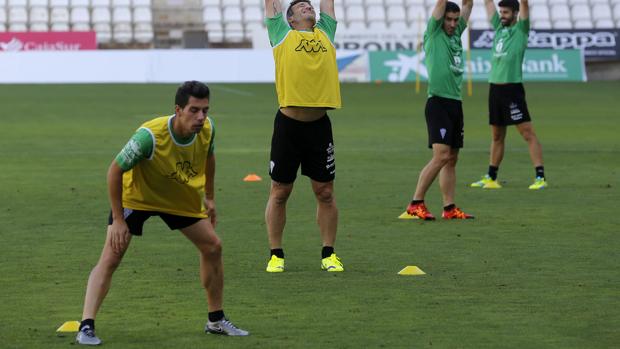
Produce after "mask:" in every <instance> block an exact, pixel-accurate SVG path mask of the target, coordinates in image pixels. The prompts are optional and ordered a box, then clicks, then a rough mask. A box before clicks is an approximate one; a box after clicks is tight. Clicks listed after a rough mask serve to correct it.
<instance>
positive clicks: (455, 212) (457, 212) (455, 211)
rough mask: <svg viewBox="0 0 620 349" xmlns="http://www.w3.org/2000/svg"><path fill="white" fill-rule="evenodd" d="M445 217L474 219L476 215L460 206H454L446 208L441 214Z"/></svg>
mask: <svg viewBox="0 0 620 349" xmlns="http://www.w3.org/2000/svg"><path fill="white" fill-rule="evenodd" d="M441 217H443V219H473V218H474V216H472V215H470V214H467V213H465V212H463V211H461V209H460V208H458V207H456V206H454V207H452V208H451V209H449V210H447V211H446V210H444V211H443V213H442V214H441Z"/></svg>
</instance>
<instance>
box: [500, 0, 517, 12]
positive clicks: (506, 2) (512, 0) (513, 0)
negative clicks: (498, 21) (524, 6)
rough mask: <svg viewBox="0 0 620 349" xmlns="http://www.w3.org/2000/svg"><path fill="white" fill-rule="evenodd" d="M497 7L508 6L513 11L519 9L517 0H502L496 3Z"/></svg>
mask: <svg viewBox="0 0 620 349" xmlns="http://www.w3.org/2000/svg"><path fill="white" fill-rule="evenodd" d="M498 6H499V7H508V8H509V9H512V10H513V11H519V1H517V0H502V1H500V2H499V4H498Z"/></svg>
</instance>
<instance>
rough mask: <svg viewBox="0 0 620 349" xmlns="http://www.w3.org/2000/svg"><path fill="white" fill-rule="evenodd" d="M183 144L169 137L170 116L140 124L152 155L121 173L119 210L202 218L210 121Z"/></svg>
mask: <svg viewBox="0 0 620 349" xmlns="http://www.w3.org/2000/svg"><path fill="white" fill-rule="evenodd" d="M207 120H208V121H207V122H206V123H205V125H204V127H203V128H202V130H201V131H200V133H198V134H196V136H195V137H194V139H193V141H191V142H190V143H189V144H187V145H183V144H180V143H177V142H176V140H175V139H174V138H173V136H172V134H171V128H172V117H171V116H164V117H160V118H156V119H153V120H151V121H148V122H146V123H144V124H143V125H142V126H141V128H144V129H146V130H148V131H149V132H150V133H151V135H152V136H153V140H154V142H153V143H154V144H153V153H152V155H151V157H150V158H147V159H144V160H142V161H140V162H139V163H138V164H137V165H136V166H134V167H133V168H132V169H131V170H129V171H127V172H125V173H124V174H123V207H125V208H131V209H134V210H145V211H158V212H164V213H169V214H174V215H179V216H186V217H197V218H206V217H207V214H206V212H205V207H204V201H203V199H204V194H205V193H204V186H205V179H206V174H205V171H206V161H207V155H208V153H209V146H210V145H211V140H212V125H211V123H210V120H209V119H207Z"/></svg>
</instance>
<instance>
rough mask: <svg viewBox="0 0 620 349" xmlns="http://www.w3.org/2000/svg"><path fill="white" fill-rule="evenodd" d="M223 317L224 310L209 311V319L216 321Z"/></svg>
mask: <svg viewBox="0 0 620 349" xmlns="http://www.w3.org/2000/svg"><path fill="white" fill-rule="evenodd" d="M223 318H224V310H218V311H212V312H210V313H209V321H211V322H216V321H220V320H222V319H223Z"/></svg>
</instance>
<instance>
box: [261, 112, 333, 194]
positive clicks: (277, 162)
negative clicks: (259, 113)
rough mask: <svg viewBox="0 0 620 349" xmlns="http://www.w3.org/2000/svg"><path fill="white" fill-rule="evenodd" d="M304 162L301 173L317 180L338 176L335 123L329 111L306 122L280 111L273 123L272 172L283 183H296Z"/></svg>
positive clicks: (327, 179) (331, 178) (328, 179)
mask: <svg viewBox="0 0 620 349" xmlns="http://www.w3.org/2000/svg"><path fill="white" fill-rule="evenodd" d="M300 165H301V174H302V175H304V176H308V177H310V178H311V179H313V180H315V181H317V182H329V181H332V180H334V178H335V176H336V159H335V157H334V138H333V135H332V124H331V122H330V121H329V117H328V116H327V114H325V116H323V117H322V118H320V119H318V120H316V121H311V122H302V121H298V120H295V119H291V118H289V117H287V116H285V115H284V114H282V112H281V111H280V110H278V113H277V114H276V118H275V120H274V122H273V136H272V138H271V155H270V162H269V175H270V176H271V179H273V180H274V181H276V182H280V183H293V182H294V181H295V178H297V170H298V169H299V166H300Z"/></svg>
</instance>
